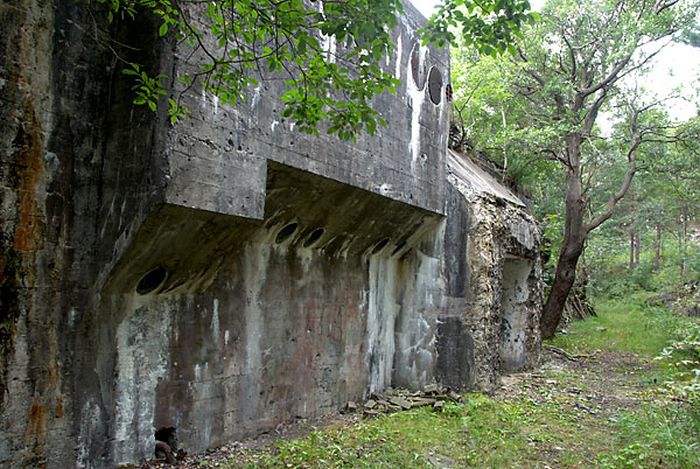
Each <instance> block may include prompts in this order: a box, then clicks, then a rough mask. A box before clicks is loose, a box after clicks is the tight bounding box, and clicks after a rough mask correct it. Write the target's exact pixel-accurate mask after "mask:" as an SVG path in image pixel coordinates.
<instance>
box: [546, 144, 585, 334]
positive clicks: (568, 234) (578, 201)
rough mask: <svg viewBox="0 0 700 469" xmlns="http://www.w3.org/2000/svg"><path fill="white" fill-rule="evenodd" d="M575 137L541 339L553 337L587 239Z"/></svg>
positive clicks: (578, 152)
mask: <svg viewBox="0 0 700 469" xmlns="http://www.w3.org/2000/svg"><path fill="white" fill-rule="evenodd" d="M576 137H578V136H574V137H571V139H570V141H569V145H568V153H569V161H570V162H571V165H570V167H569V168H568V170H567V173H566V217H565V220H564V239H563V241H562V246H561V251H560V253H559V258H558V260H557V270H556V275H555V277H554V283H553V284H552V290H551V291H550V293H549V297H548V298H547V302H546V303H545V305H544V309H543V310H542V318H541V320H540V328H541V331H542V338H544V339H550V338H552V337H554V334H555V333H556V331H557V326H558V325H559V321H560V320H561V315H562V313H563V311H564V306H565V305H566V298H567V297H568V296H569V291H571V287H572V286H573V285H574V281H575V280H576V264H577V263H578V260H579V258H580V257H581V254H582V253H583V244H584V241H585V239H586V226H585V224H584V221H583V217H584V208H585V203H584V200H583V190H582V187H581V178H580V174H579V172H580V167H579V165H578V155H579V154H580V150H579V146H580V144H581V142H580V138H576Z"/></svg>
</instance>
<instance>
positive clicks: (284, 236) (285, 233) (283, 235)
mask: <svg viewBox="0 0 700 469" xmlns="http://www.w3.org/2000/svg"><path fill="white" fill-rule="evenodd" d="M298 227H299V224H298V223H290V224H289V225H286V226H285V227H284V228H282V229H281V230H280V232H279V233H277V236H276V237H275V243H277V244H280V243H283V242H285V241H286V240H288V239H289V238H290V237H291V236H292V235H293V234H294V232H295V231H296V230H297V228H298Z"/></svg>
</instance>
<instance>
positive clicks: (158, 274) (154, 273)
mask: <svg viewBox="0 0 700 469" xmlns="http://www.w3.org/2000/svg"><path fill="white" fill-rule="evenodd" d="M166 278H168V271H167V270H165V269H164V268H163V267H156V268H155V269H153V270H151V271H150V272H148V273H147V274H146V275H144V276H143V277H141V280H139V283H138V285H136V293H138V294H139V295H147V294H149V293H151V292H153V291H155V290H157V289H158V287H160V286H161V285H162V284H163V282H165V279H166Z"/></svg>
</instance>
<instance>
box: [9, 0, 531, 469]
mask: <svg viewBox="0 0 700 469" xmlns="http://www.w3.org/2000/svg"><path fill="white" fill-rule="evenodd" d="M17 5H18V8H15V9H11V10H9V11H8V12H7V15H9V16H8V18H9V19H10V20H11V21H12V22H14V23H16V24H18V25H20V26H21V27H19V28H16V31H17V34H16V35H14V36H13V35H9V36H1V37H0V50H4V51H6V52H7V53H6V54H5V55H4V56H3V57H2V58H0V62H2V63H0V65H1V66H0V72H3V73H4V70H9V71H10V75H8V76H4V75H3V77H2V78H4V79H5V78H6V81H4V82H3V83H5V87H4V88H3V89H2V90H0V92H2V93H3V100H4V101H3V102H5V103H7V105H6V106H2V107H0V118H1V119H2V121H3V122H8V125H7V126H6V127H3V128H2V129H0V151H2V153H1V154H0V157H1V158H2V160H1V163H2V165H3V167H4V168H13V171H15V173H16V174H15V173H12V172H7V173H5V172H2V173H0V185H2V186H3V187H4V188H7V194H8V196H7V197H6V198H5V199H4V200H6V201H7V203H5V204H3V205H2V207H0V209H1V210H2V211H0V216H1V217H2V220H1V221H2V224H1V226H2V229H3V233H2V234H3V236H1V237H0V243H1V244H0V248H1V249H0V257H1V259H0V260H2V261H3V262H4V263H2V262H0V264H2V265H4V266H5V267H4V268H5V271H3V273H6V274H7V276H8V278H9V279H10V283H9V284H8V288H7V289H6V290H5V291H4V292H7V294H8V295H7V298H8V302H7V303H4V304H3V307H5V305H7V308H8V309H11V311H10V312H9V313H8V314H7V315H6V318H5V319H3V321H5V322H4V323H3V326H7V331H8V332H7V336H8V337H10V338H11V340H9V341H7V343H4V344H3V347H2V356H0V367H1V368H0V371H1V373H0V380H1V381H0V390H2V391H3V392H2V395H1V396H0V398H1V399H2V406H1V407H0V427H2V428H3V429H4V432H3V433H2V434H0V465H2V466H8V467H21V466H32V465H34V466H37V465H46V466H49V467H83V468H103V467H105V468H106V467H114V466H116V465H120V464H129V463H138V462H141V461H142V460H143V459H145V458H149V457H151V456H152V454H153V448H154V442H155V439H156V432H157V431H159V430H162V429H168V428H174V429H177V436H178V439H179V444H178V446H183V447H184V448H186V449H188V450H190V451H200V450H204V449H206V448H209V447H212V446H216V445H219V444H223V443H224V442H227V441H230V440H235V439H239V438H243V437H246V436H250V435H253V434H256V433H258V432H261V431H265V430H268V429H271V428H274V427H275V426H276V425H277V424H279V423H280V422H286V421H292V420H294V419H296V418H298V417H309V416H315V415H322V414H327V413H331V412H335V411H337V410H338V409H339V408H341V407H342V406H343V405H344V404H345V403H346V402H347V400H350V399H357V398H361V397H362V396H366V395H367V394H369V393H371V392H374V391H380V390H382V389H384V388H386V387H387V386H394V387H408V388H413V389H416V388H421V387H423V386H426V385H428V384H432V383H435V382H441V383H445V384H449V385H450V386H454V387H457V388H463V389H473V388H478V389H485V390H489V389H493V387H494V386H495V384H496V382H497V371H498V365H497V364H498V362H499V357H500V356H501V343H502V337H505V336H504V335H503V334H502V333H501V325H502V323H503V321H502V320H501V318H502V316H503V315H504V314H505V315H507V314H510V313H509V311H511V310H512V308H511V309H508V308H506V309H505V310H504V309H503V308H502V305H501V298H502V295H501V289H502V287H503V285H502V283H501V280H502V272H504V271H506V272H511V271H514V272H516V274H514V275H510V274H509V273H506V276H507V278H508V279H510V280H506V287H507V285H510V284H519V283H521V282H520V280H517V279H520V278H521V275H520V274H518V273H517V272H520V271H519V270H518V269H517V268H513V267H508V266H507V265H506V263H507V256H508V255H510V256H515V257H517V258H522V259H526V260H527V262H530V263H531V266H532V268H531V270H530V274H529V276H528V280H527V286H528V289H529V292H530V293H529V294H528V295H527V299H526V300H525V301H524V302H523V303H522V304H521V305H522V307H523V308H524V311H526V313H523V314H525V316H524V318H525V320H524V324H525V325H524V326H523V327H524V328H525V329H524V330H525V334H524V339H523V340H524V342H523V343H524V344H525V345H524V349H523V350H524V353H523V354H522V355H518V356H523V357H525V359H524V361H519V362H518V363H519V364H520V363H521V362H522V365H523V366H527V365H529V364H532V363H534V362H535V361H536V360H537V356H538V346H539V332H538V330H537V327H536V324H537V321H536V319H537V307H538V304H539V303H538V302H541V298H540V296H539V295H538V294H537V293H536V287H537V283H538V282H539V281H540V280H539V279H540V276H541V268H540V266H539V261H538V257H537V250H538V243H539V241H538V232H537V228H536V225H535V224H534V222H533V220H532V218H531V217H530V216H529V215H528V214H527V213H526V212H525V210H524V208H523V205H522V203H521V202H520V201H519V200H518V199H517V197H515V196H513V195H512V194H510V193H508V191H507V190H505V189H504V188H503V187H502V186H500V185H499V184H498V183H497V182H496V181H493V180H489V178H488V175H484V174H481V173H480V172H479V170H478V168H475V167H474V165H473V164H472V163H470V162H469V161H468V160H465V159H463V158H462V157H460V156H459V155H453V154H451V153H448V152H447V151H446V148H447V144H448V122H449V106H448V101H449V99H447V98H446V99H442V93H443V91H442V90H443V89H445V94H446V96H447V97H449V93H450V91H449V89H450V88H449V83H444V81H445V80H447V77H449V64H448V57H447V54H446V52H445V51H441V50H438V49H434V48H432V47H430V46H427V47H420V46H419V45H418V43H417V34H416V31H417V29H418V28H419V27H421V25H422V24H423V21H424V20H423V19H422V18H421V17H420V15H419V14H418V13H417V11H416V10H415V9H414V8H413V7H412V6H411V5H410V3H407V4H406V5H405V14H404V16H402V17H401V18H400V21H399V24H398V26H397V28H396V30H395V31H393V32H392V34H394V35H395V38H396V43H397V51H396V53H395V54H394V55H393V56H392V57H389V58H388V60H386V61H382V66H383V67H385V68H386V71H387V72H389V73H392V74H393V75H394V76H396V77H397V79H399V80H400V85H399V87H398V90H397V95H391V94H388V93H387V94H385V95H381V96H378V97H376V100H375V102H374V103H373V105H374V106H375V108H376V109H379V110H381V112H382V113H384V114H385V117H388V116H391V119H387V122H388V127H387V128H382V129H379V130H378V132H377V134H376V135H374V136H361V137H360V138H358V139H357V141H351V142H346V141H338V140H337V139H336V138H335V137H333V136H328V135H325V134H321V135H320V136H318V137H311V136H308V135H304V134H300V133H298V132H296V131H295V130H294V128H293V126H292V125H291V124H290V123H289V122H287V121H284V120H283V119H282V118H281V116H280V110H279V101H278V98H279V95H280V94H281V92H282V90H281V88H280V85H279V82H278V81H274V80H270V81H269V82H265V81H261V83H260V87H259V88H256V89H253V90H251V91H250V93H251V96H250V99H247V100H245V102H244V103H241V104H240V105H239V106H238V107H236V108H235V109H232V108H230V107H228V106H223V105H220V103H219V102H218V101H217V100H215V99H214V98H213V97H212V96H208V95H206V93H198V92H194V93H191V94H188V95H186V97H185V98H184V99H185V100H186V102H185V103H184V104H186V105H187V106H188V107H189V108H190V109H191V110H192V111H193V112H192V115H191V116H189V117H188V119H187V121H186V122H184V123H180V124H176V125H171V124H170V123H169V121H168V119H167V116H165V115H161V114H157V113H156V114H152V113H150V112H141V110H134V109H133V108H132V106H131V102H132V100H133V96H132V95H131V91H130V89H129V86H128V85H127V84H125V83H124V82H121V81H118V80H117V78H118V77H119V73H113V70H112V68H111V67H112V66H111V65H110V64H111V63H112V59H113V57H112V56H111V55H110V53H109V52H108V51H105V50H100V48H95V47H89V46H88V45H89V44H92V43H93V41H92V39H91V37H90V36H89V34H90V31H91V25H92V24H93V23H92V22H93V16H91V12H90V11H89V10H88V9H87V7H85V6H84V5H82V4H81V5H75V4H73V3H70V2H66V1H65V0H49V1H47V2H43V3H41V4H38V3H36V2H31V1H29V0H18V3H17ZM55 12H60V13H61V14H55ZM37 17H38V18H39V19H40V21H38V20H37ZM36 25H41V27H36ZM152 26H154V25H142V24H139V25H137V26H136V27H135V28H136V29H138V31H131V32H134V33H138V34H135V35H134V36H133V37H138V38H139V40H140V41H141V42H140V43H139V44H151V43H154V44H156V46H155V47H154V48H153V50H149V51H144V54H146V55H148V57H146V58H147V59H148V60H147V61H148V62H149V63H152V64H158V65H159V66H161V67H163V72H164V73H166V72H167V74H170V73H171V72H173V71H174V72H175V73H176V74H178V73H180V72H182V71H183V70H187V69H189V68H191V69H195V70H196V69H198V68H197V65H198V64H197V63H188V62H187V60H186V58H187V57H188V56H189V55H188V50H187V46H186V44H179V45H176V46H175V50H174V51H173V49H172V48H171V45H169V44H164V43H161V42H158V41H157V40H156V38H157V25H156V27H155V28H151V29H149V27H152ZM54 32H60V34H55V33H54ZM118 34H119V38H120V39H124V40H128V39H129V38H130V37H132V36H131V34H130V31H119V32H118ZM18 35H19V36H22V37H19V36H18ZM16 36H17V37H16ZM414 44H415V47H412V46H413V45H414ZM22 54H28V58H27V61H26V63H36V64H40V65H41V67H45V68H46V69H47V70H51V72H50V74H47V75H46V76H44V75H40V74H36V73H35V70H34V69H33V68H22V63H25V62H17V61H14V59H12V58H13V57H20V56H23V55H22ZM5 58H7V60H5ZM188 67H189V68H188ZM49 76H50V77H51V80H48V78H46V77H49ZM414 80H415V82H414ZM441 81H443V83H441ZM426 82H427V86H426ZM27 84H30V85H31V86H28V85H27ZM426 94H427V96H426ZM426 98H431V99H430V100H428V99H426ZM438 98H439V99H438ZM105 108H108V109H109V111H110V112H104V110H105ZM29 130H31V132H30V131H29ZM18 136H19V137H21V138H19V139H18ZM16 141H20V142H25V143H26V144H25V143H23V144H22V145H21V148H18V146H17V145H15V144H14V143H13V142H16ZM22 210H25V211H24V212H23V211H22ZM20 215H21V216H20ZM5 261H7V262H5ZM509 275H510V277H508V276H509ZM523 275H524V274H523ZM514 279H516V280H514ZM3 298H5V297H3ZM519 304H520V303H519ZM521 319H522V318H521ZM518 343H520V342H518ZM518 353H519V354H520V349H518ZM504 354H505V352H504ZM504 356H505V355H504ZM39 417H41V418H39ZM161 436H162V435H161ZM158 441H160V440H158Z"/></svg>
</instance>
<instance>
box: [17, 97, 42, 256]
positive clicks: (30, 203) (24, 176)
mask: <svg viewBox="0 0 700 469" xmlns="http://www.w3.org/2000/svg"><path fill="white" fill-rule="evenodd" d="M25 111H26V114H25V116H26V120H25V121H24V122H23V123H22V125H21V126H20V128H19V130H18V132H17V138H16V139H15V143H16V144H17V146H18V149H17V153H16V155H17V158H16V162H17V165H18V166H17V167H18V168H22V169H21V171H19V174H18V175H17V176H18V179H19V187H18V188H17V195H18V199H19V200H18V204H17V205H18V209H19V213H18V223H17V226H16V227H15V237H14V247H15V249H16V250H17V251H20V252H22V253H25V255H26V254H29V255H30V256H31V255H33V254H34V251H35V250H36V249H37V248H38V246H39V243H40V239H41V232H42V225H43V223H40V222H39V218H38V217H37V216H38V209H37V206H38V203H37V200H36V189H37V186H38V185H39V181H40V179H41V176H42V173H43V170H44V165H43V161H42V157H41V153H42V152H41V146H42V145H41V128H40V126H39V123H38V122H37V119H36V115H35V113H34V106H33V103H32V100H31V98H27V100H26V102H25ZM25 260H26V259H25Z"/></svg>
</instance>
